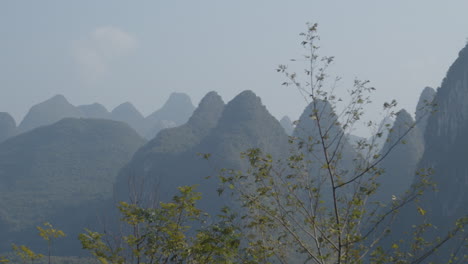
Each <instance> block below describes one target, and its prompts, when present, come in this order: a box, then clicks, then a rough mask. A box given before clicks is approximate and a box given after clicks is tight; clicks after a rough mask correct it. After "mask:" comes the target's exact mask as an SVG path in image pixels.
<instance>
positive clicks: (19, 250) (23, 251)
mask: <svg viewBox="0 0 468 264" xmlns="http://www.w3.org/2000/svg"><path fill="white" fill-rule="evenodd" d="M12 248H13V251H14V252H15V254H16V255H17V256H18V257H19V258H21V260H22V261H23V263H24V264H26V261H28V260H30V261H31V264H33V263H34V261H35V260H38V259H41V258H43V257H44V255H42V254H36V253H34V251H32V250H31V249H30V248H28V247H27V246H25V245H21V246H17V245H15V244H13V245H12ZM2 261H3V262H4V263H8V262H9V261H8V260H0V263H2Z"/></svg>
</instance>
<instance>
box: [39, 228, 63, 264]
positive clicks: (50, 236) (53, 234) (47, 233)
mask: <svg viewBox="0 0 468 264" xmlns="http://www.w3.org/2000/svg"><path fill="white" fill-rule="evenodd" d="M37 230H38V231H39V236H41V237H42V238H43V239H44V240H45V241H47V256H48V260H49V264H50V263H51V262H50V255H51V249H52V242H53V241H54V240H55V239H57V238H61V237H65V233H64V232H63V231H62V230H59V229H55V228H54V227H53V226H52V224H50V223H49V222H45V223H44V224H43V227H41V226H38V227H37Z"/></svg>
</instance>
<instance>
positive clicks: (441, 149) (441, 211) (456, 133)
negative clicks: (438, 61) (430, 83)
mask: <svg viewBox="0 0 468 264" xmlns="http://www.w3.org/2000/svg"><path fill="white" fill-rule="evenodd" d="M434 101H435V102H436V103H437V107H436V110H437V112H436V113H435V114H433V115H430V116H429V118H428V121H427V127H426V131H425V134H424V140H425V142H426V149H425V152H424V155H423V157H422V159H421V162H420V164H419V167H420V168H433V170H434V175H433V176H432V177H433V179H434V181H435V182H436V183H437V188H438V192H436V193H434V192H428V193H427V194H426V195H425V196H424V199H423V203H424V205H426V206H428V210H429V213H430V215H431V216H432V217H433V221H434V222H435V224H436V225H438V226H447V224H448V223H453V222H454V221H455V219H456V218H458V217H461V216H468V193H467V192H466V190H467V189H468V169H467V164H466V157H467V156H468V139H467V137H466V135H467V133H468V46H466V47H465V48H463V49H462V50H461V51H460V53H459V55H458V58H457V59H456V60H455V62H454V63H453V65H452V66H451V67H450V68H449V70H448V72H447V76H446V77H445V78H444V80H443V81H442V85H441V86H440V88H439V89H438V90H437V94H436V95H435V97H434Z"/></svg>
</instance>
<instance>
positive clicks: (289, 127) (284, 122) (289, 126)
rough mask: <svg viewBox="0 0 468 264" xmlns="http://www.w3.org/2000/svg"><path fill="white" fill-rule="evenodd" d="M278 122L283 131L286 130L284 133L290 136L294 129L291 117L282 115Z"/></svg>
mask: <svg viewBox="0 0 468 264" xmlns="http://www.w3.org/2000/svg"><path fill="white" fill-rule="evenodd" d="M280 124H281V126H282V127H283V128H284V131H285V132H286V134H288V135H289V136H291V135H292V133H293V131H294V125H293V123H292V121H291V119H290V118H289V116H283V118H281V120H280Z"/></svg>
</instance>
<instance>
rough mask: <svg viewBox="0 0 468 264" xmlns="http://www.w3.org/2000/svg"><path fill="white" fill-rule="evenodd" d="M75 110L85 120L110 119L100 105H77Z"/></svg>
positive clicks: (107, 112)
mask: <svg viewBox="0 0 468 264" xmlns="http://www.w3.org/2000/svg"><path fill="white" fill-rule="evenodd" d="M77 108H78V109H79V110H80V111H81V112H82V113H83V115H84V116H85V117H86V118H98V119H110V113H109V111H107V109H106V108H105V107H104V106H103V105H102V104H99V103H94V104H89V105H79V106H77Z"/></svg>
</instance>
